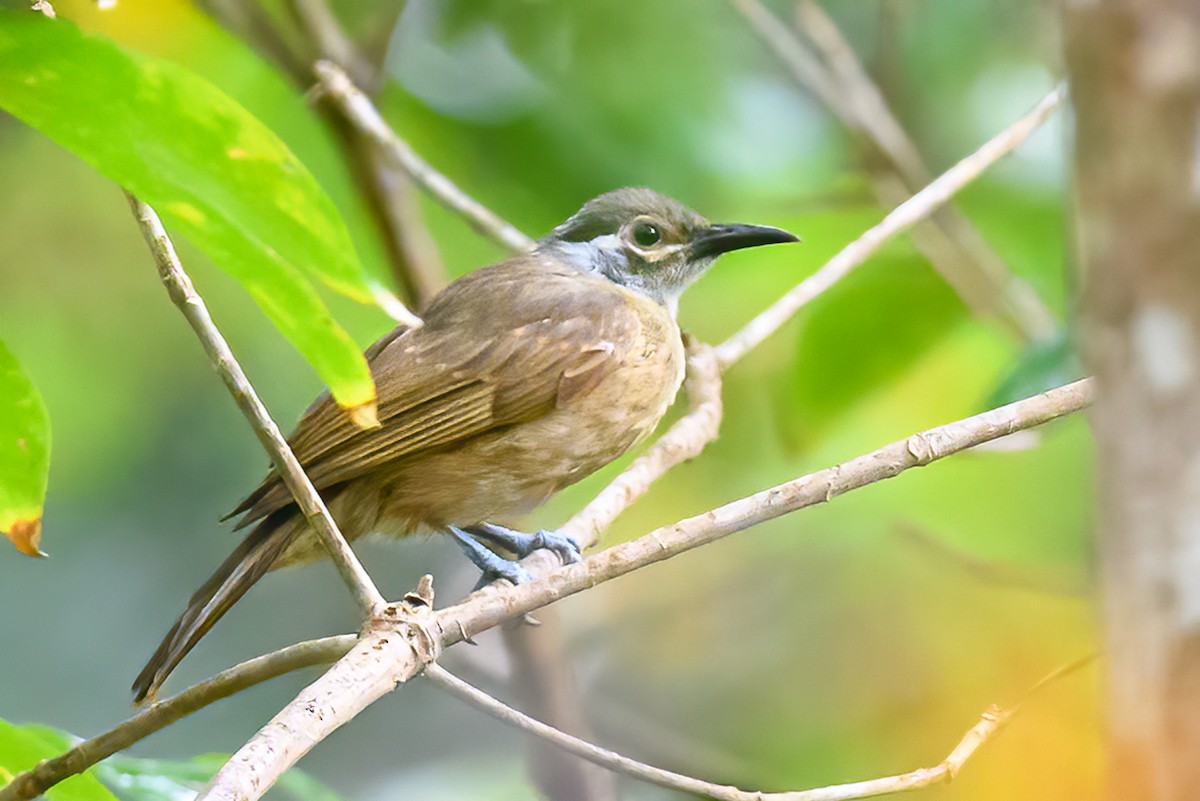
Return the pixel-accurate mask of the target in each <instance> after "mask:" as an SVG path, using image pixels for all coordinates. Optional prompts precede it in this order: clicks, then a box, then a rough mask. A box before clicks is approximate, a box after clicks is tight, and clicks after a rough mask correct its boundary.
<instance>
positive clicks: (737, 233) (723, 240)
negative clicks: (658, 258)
mask: <svg viewBox="0 0 1200 801" xmlns="http://www.w3.org/2000/svg"><path fill="white" fill-rule="evenodd" d="M799 241H800V237H798V236H796V235H795V234H789V233H788V232H787V231H784V230H783V229H782V228H771V227H770V226H767V225H740V224H734V225H712V226H709V227H708V228H705V229H703V230H700V231H697V232H696V235H695V236H694V237H693V238H692V243H691V252H690V257H691V259H693V260H696V259H705V258H709V257H712V256H720V255H721V254H722V253H728V252H729V251H731V250H741V249H742V248H756V247H758V246H759V245H777V244H781V243H783V242H799Z"/></svg>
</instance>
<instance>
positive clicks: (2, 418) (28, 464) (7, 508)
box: [0, 342, 50, 556]
mask: <svg viewBox="0 0 1200 801" xmlns="http://www.w3.org/2000/svg"><path fill="white" fill-rule="evenodd" d="M49 471H50V419H49V417H48V416H47V415H46V406H45V404H43V403H42V396H41V395H40V394H38V391H37V387H35V386H34V385H33V382H32V381H30V380H29V376H28V375H27V374H26V373H25V371H24V369H22V368H21V365H20V363H19V362H18V361H17V359H16V357H15V356H13V355H12V353H11V352H10V351H9V350H8V348H7V347H5V345H4V343H3V342H0V533H3V534H4V535H5V536H7V537H8V538H9V539H10V540H12V542H13V545H16V546H17V550H18V551H20V552H21V553H23V554H28V555H29V556H41V555H42V552H41V551H40V550H39V549H38V543H39V542H40V541H41V537H42V502H43V501H44V500H45V498H46V479H47V476H48V474H49Z"/></svg>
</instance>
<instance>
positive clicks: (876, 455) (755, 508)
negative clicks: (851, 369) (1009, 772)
mask: <svg viewBox="0 0 1200 801" xmlns="http://www.w3.org/2000/svg"><path fill="white" fill-rule="evenodd" d="M1092 395H1093V387H1092V382H1091V381H1090V380H1089V379H1084V380H1082V381H1076V382H1074V383H1072V384H1068V385H1066V386H1062V387H1058V388H1057V389H1052V390H1050V391H1048V392H1045V393H1042V394H1041V395H1037V396H1034V397H1032V398H1026V399H1024V400H1021V401H1017V402H1016V403H1011V404H1009V405H1007V406H1002V407H1000V408H998V409H993V410H991V411H988V412H984V413H983V414H979V415H975V416H974V417H968V418H966V419H964V420H959V421H957V422H954V423H950V424H948V425H944V426H939V427H937V428H933V429H929V430H928V431H924V432H921V433H919V434H914V435H912V436H910V437H908V438H906V439H903V440H900V441H898V442H894V443H892V444H890V445H887V446H884V447H883V448H880V449H878V450H876V451H873V452H871V453H868V454H865V455H863V456H859V457H858V458H856V459H851V460H850V461H848V462H844V463H842V464H840V465H836V466H834V467H831V468H828V469H826V470H821V471H819V472H816V473H811V474H809V475H806V476H802V477H800V478H797V479H795V480H793V481H789V482H787V483H785V484H780V485H779V486H776V487H772V488H770V489H767V490H763V491H761V492H758V493H755V494H754V495H751V496H749V497H746V498H743V499H741V500H738V501H734V502H732V503H728V504H726V505H724V506H721V507H718V508H716V509H713V510H711V511H709V512H705V513H704V514H701V515H697V516H695V517H691V518H688V519H686V520H683V521H681V522H679V523H676V524H674V525H671V526H666V527H663V528H659V529H656V530H654V531H652V532H650V533H649V534H646V535H644V536H642V537H640V538H638V539H636V540H633V541H631V542H626V543H622V544H620V545H615V546H613V547H611V548H608V549H606V550H603V551H600V552H599V553H596V554H593V555H592V556H589V557H588V558H586V559H584V560H583V561H582V562H578V563H576V564H572V565H566V566H563V567H559V568H558V569H556V570H553V571H552V572H549V573H545V572H543V571H541V570H537V569H535V568H534V567H533V566H532V565H531V563H530V560H525V564H526V567H527V569H529V570H530V573H531V574H532V575H534V576H535V578H533V579H532V580H531V581H529V582H528V583H525V584H521V585H518V586H516V587H496V586H491V587H488V588H485V589H483V590H480V591H479V592H476V593H474V594H472V595H471V596H469V597H468V598H467V599H466V600H464V601H462V602H461V603H459V604H456V605H454V606H451V607H448V608H446V609H443V610H441V611H439V612H437V613H436V614H434V615H432V616H431V619H430V620H429V621H428V622H426V623H422V624H421V625H420V626H419V627H417V628H416V629H415V631H417V632H418V633H419V636H418V635H416V634H414V633H413V632H414V628H413V625H412V624H411V622H409V621H406V623H405V626H406V628H405V629H404V630H403V631H400V632H397V631H393V630H391V629H389V628H388V627H386V626H385V625H383V624H382V623H381V622H379V620H378V619H377V620H376V625H375V626H374V627H373V628H372V629H371V630H369V631H367V632H365V633H364V635H363V637H362V639H361V640H360V641H359V643H358V644H357V645H356V646H355V648H354V649H353V650H352V651H351V652H350V653H349V654H347V655H346V657H344V658H343V659H341V660H339V662H338V663H337V664H336V665H334V666H333V667H332V668H331V669H330V670H329V672H328V673H326V674H325V675H324V676H322V677H321V678H320V679H319V680H318V681H317V682H316V683H314V684H313V685H311V686H310V687H309V688H307V689H306V690H305V691H304V692H302V693H301V694H300V695H299V696H298V697H297V698H296V699H294V700H293V701H292V702H291V703H289V704H288V705H287V706H286V707H285V708H284V709H283V710H282V711H281V712H279V714H277V715H276V716H275V717H274V718H273V719H272V721H271V722H270V723H269V724H267V726H265V727H264V728H263V729H261V730H260V731H259V732H258V733H257V734H256V735H254V737H252V738H251V739H250V741H249V742H247V743H246V745H244V746H243V747H242V748H241V749H239V750H238V752H237V753H236V754H234V756H233V757H232V758H231V759H230V761H229V762H228V763H226V765H225V766H224V767H222V768H221V770H220V771H219V772H218V773H217V775H216V777H214V779H213V782H212V784H211V785H210V786H209V788H208V790H207V791H205V792H204V793H202V794H201V795H200V796H199V797H198V799H197V801H210V800H211V799H222V800H225V799H229V800H230V801H232V799H237V801H254V799H257V798H259V797H261V795H262V794H263V793H264V792H266V790H267V788H268V787H270V786H271V784H272V783H273V782H274V781H275V780H276V779H277V778H278V777H279V776H280V775H282V774H283V772H284V771H285V770H287V769H288V768H290V767H291V766H292V765H293V764H295V762H296V761H297V760H298V759H299V758H300V757H301V756H303V754H305V753H307V751H308V750H309V749H310V748H312V746H313V745H315V744H316V743H317V742H319V741H320V740H321V739H323V738H324V737H326V736H328V735H329V734H331V733H332V732H333V731H334V730H336V729H337V728H339V727H340V726H342V725H344V724H345V723H347V722H349V721H350V720H351V719H352V718H353V717H354V716H355V715H357V714H358V713H359V712H361V711H362V710H363V709H364V708H366V706H368V705H369V704H370V703H372V702H373V701H374V700H375V699H377V698H379V697H381V696H382V695H384V694H385V693H387V692H389V691H390V690H392V689H394V688H395V687H396V686H398V685H399V684H401V683H404V682H406V681H408V680H410V679H411V678H412V677H413V676H415V675H417V674H418V673H419V672H420V671H422V670H424V669H425V667H426V666H427V665H428V664H430V663H432V662H433V661H434V659H435V658H436V655H437V652H438V649H439V648H444V647H448V646H450V645H453V644H455V643H458V642H462V641H463V640H466V639H469V638H470V636H471V635H473V634H477V633H479V632H482V631H485V630H487V629H490V628H492V627H493V626H496V625H499V624H500V623H503V622H505V621H507V620H513V619H515V618H517V617H518V616H520V615H523V614H525V613H527V612H532V611H533V610H535V609H537V608H539V607H542V606H545V605H547V604H549V603H553V602H554V601H557V600H560V599H562V598H565V597H567V596H569V595H573V594H575V593H578V592H581V591H583V590H586V589H589V588H591V587H594V586H595V585H597V584H600V583H602V582H605V581H610V580H612V579H614V578H617V577H618V576H623V575H625V574H627V573H631V572H633V571H634V570H637V569H639V568H642V567H646V566H648V565H651V564H654V563H656V562H661V561H663V560H665V559H669V558H670V557H672V556H675V555H677V554H680V553H683V552H685V551H688V550H691V549H693V548H697V547H700V546H702V545H706V544H708V543H710V542H715V541H716V540H718V539H721V538H723V537H726V536H728V535H729V534H732V533H734V532H737V531H741V530H744V529H747V528H750V527H752V526H755V525H757V524H759V523H762V522H765V521H767V520H770V519H773V518H776V517H779V516H781V515H784V514H787V513H789V512H793V511H796V510H798V509H803V508H805V507H808V506H814V505H816V504H820V503H825V502H827V501H829V500H832V499H833V498H835V497H837V496H838V495H842V494H844V493H846V492H850V491H852V490H855V489H859V488H861V487H864V486H867V485H868V484H872V483H875V482H877V481H882V480H884V479H888V478H892V477H894V476H897V475H899V474H900V473H902V472H904V471H906V470H909V469H911V468H914V467H922V466H924V465H928V464H931V463H932V462H934V461H937V460H938V459H942V458H945V457H947V456H949V455H951V454H954V453H958V452H959V451H962V450H965V449H967V448H972V447H974V446H976V445H980V444H982V443H984V442H989V441H991V440H994V439H998V438H999V437H1002V436H1007V435H1009V434H1012V433H1013V432H1015V431H1022V430H1024V429H1026V428H1031V427H1034V426H1038V425H1041V424H1043V423H1047V422H1049V421H1051V420H1055V419H1058V418H1060V417H1063V416H1065V415H1068V414H1072V413H1074V412H1077V411H1079V410H1081V409H1083V408H1085V407H1087V406H1088V404H1090V403H1091V400H1092ZM414 641H415V642H416V643H419V644H420V645H421V646H422V647H417V645H416V644H414ZM982 725H983V724H982V723H981V726H982ZM977 728H979V727H977ZM964 742H965V741H964ZM965 747H966V746H964V745H961V744H960V748H959V749H956V752H955V753H956V754H957V753H960V751H961V750H962V749H963V748H965ZM952 756H953V755H952Z"/></svg>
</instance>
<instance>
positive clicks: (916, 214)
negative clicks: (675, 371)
mask: <svg viewBox="0 0 1200 801" xmlns="http://www.w3.org/2000/svg"><path fill="white" fill-rule="evenodd" d="M1065 97H1066V89H1065V87H1061V86H1060V87H1058V88H1056V89H1055V90H1054V91H1052V92H1050V93H1049V94H1048V95H1046V96H1045V97H1044V98H1042V100H1041V101H1040V102H1039V103H1038V104H1037V105H1036V106H1034V108H1033V110H1032V111H1030V112H1029V113H1028V114H1026V115H1025V116H1024V117H1022V118H1021V119H1019V120H1017V121H1016V122H1015V123H1013V124H1012V125H1010V126H1009V127H1008V128H1006V129H1005V130H1003V131H1001V132H1000V133H999V134H997V135H996V136H994V137H992V138H991V139H990V140H988V141H987V142H986V143H985V144H984V145H983V146H982V147H980V148H979V149H978V150H976V151H975V152H974V153H972V154H971V155H969V156H967V157H966V158H964V159H963V160H962V161H960V162H958V163H957V164H955V165H954V166H953V167H951V168H950V169H948V170H946V172H944V173H942V174H941V175H940V176H938V177H937V178H936V179H934V181H933V182H932V183H930V184H929V185H928V186H926V187H925V188H924V189H922V190H921V191H920V192H918V193H917V194H915V195H913V196H912V197H911V198H909V199H908V200H906V201H905V202H903V203H901V204H900V205H899V206H897V207H896V208H895V209H893V210H892V211H891V212H890V213H889V214H888V215H887V216H886V217H884V218H883V219H882V220H881V221H880V222H879V223H878V224H877V225H875V226H874V227H873V228H871V229H869V230H868V231H867V232H866V233H864V234H863V235H862V236H860V237H859V238H858V239H856V240H854V241H853V242H851V243H850V244H849V245H847V246H846V247H844V248H842V250H841V251H840V252H839V253H838V254H837V255H836V256H834V257H833V258H832V259H830V260H829V261H828V262H826V263H825V265H824V266H823V267H821V269H820V270H818V271H817V272H815V273H813V274H812V275H811V276H809V277H808V278H807V279H805V280H804V281H802V282H801V283H800V284H798V285H797V286H796V287H795V288H793V289H792V290H791V291H790V292H788V293H787V294H786V295H784V296H783V297H782V298H780V299H779V300H777V301H776V302H775V303H774V304H772V305H771V306H770V307H768V308H767V309H766V310H765V311H763V312H762V313H760V314H759V315H758V316H757V317H755V318H754V319H753V320H751V321H750V322H749V323H747V324H746V325H745V327H743V328H742V330H740V331H738V332H737V333H736V334H734V335H733V336H731V337H730V338H729V339H727V340H725V342H723V343H721V345H719V346H718V347H717V358H718V359H719V360H720V362H721V366H722V367H728V366H729V365H731V364H733V363H734V362H736V361H737V360H738V359H740V358H741V357H742V356H744V355H746V353H747V352H748V351H750V350H751V349H752V348H754V347H755V346H756V345H758V344H759V343H760V342H762V341H763V340H764V339H766V338H767V337H769V336H770V335H771V334H773V333H775V331H777V330H778V329H779V328H780V326H782V325H783V324H784V323H786V322H787V321H788V320H790V319H791V318H792V316H793V315H794V314H795V313H796V312H798V311H799V310H800V309H801V308H803V307H804V306H805V305H806V304H807V303H808V302H809V301H811V300H812V299H813V298H815V297H817V296H818V295H820V294H821V293H822V292H824V291H825V290H827V289H828V288H829V287H830V286H832V285H833V284H834V283H836V282H837V281H839V280H841V279H842V278H843V277H844V276H845V275H846V274H847V273H849V272H850V271H851V270H853V269H854V268H855V267H857V266H858V265H860V264H862V263H863V262H864V261H866V259H867V258H868V257H870V256H871V255H872V254H874V253H875V252H876V251H877V250H879V248H881V247H882V246H883V245H884V243H885V242H887V241H888V239H890V238H891V237H893V236H895V235H896V234H899V233H903V232H904V231H906V230H908V229H909V228H911V227H912V226H913V225H915V224H916V223H917V222H919V221H920V220H922V219H924V218H925V217H928V216H929V215H930V214H931V213H932V212H933V211H934V209H936V208H938V207H939V206H941V205H942V204H944V203H945V202H946V201H948V200H949V199H950V198H951V197H953V196H954V194H955V193H957V192H958V191H959V190H960V189H962V188H963V187H964V186H966V185H967V184H969V183H970V182H971V181H973V180H975V178H977V177H978V176H979V174H980V173H981V172H983V171H984V170H986V169H987V168H988V167H990V166H992V165H993V164H995V163H996V162H997V161H999V160H1000V159H1001V158H1002V157H1003V156H1005V155H1007V154H1008V153H1011V152H1012V151H1013V150H1014V149H1016V148H1017V147H1018V146H1019V145H1020V144H1021V143H1022V142H1024V141H1025V140H1026V139H1028V138H1029V135H1030V134H1032V133H1033V132H1034V131H1035V130H1037V128H1038V126H1039V125H1041V124H1042V123H1043V122H1045V120H1046V118H1047V117H1049V116H1050V115H1051V114H1052V113H1053V112H1054V111H1055V109H1057V108H1058V107H1059V106H1060V105H1062V102H1063V99H1064V98H1065Z"/></svg>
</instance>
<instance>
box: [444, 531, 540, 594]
mask: <svg viewBox="0 0 1200 801" xmlns="http://www.w3.org/2000/svg"><path fill="white" fill-rule="evenodd" d="M446 530H447V531H448V532H450V534H451V535H453V537H454V540H455V542H457V543H458V544H459V547H461V548H462V549H463V553H465V554H466V555H467V558H468V559H470V560H471V563H472V564H473V565H475V567H477V568H479V570H480V572H481V573H483V576H481V577H480V579H479V583H478V584H477V585H475V589H479V588H480V587H482V586H484V585H486V584H490V583H491V582H493V581H495V580H496V579H506V580H507V581H509V582H511V583H512V584H524V583H525V582H527V581H529V571H527V570H526V569H525V568H523V567H521V566H520V565H519V564H517V563H516V562H514V561H512V560H511V559H505V558H504V557H503V556H500V555H499V554H497V553H495V552H494V551H492V550H490V549H488V548H487V547H485V546H484V545H483V544H482V543H481V542H479V541H478V540H476V539H475V538H474V537H472V536H471V535H470V534H468V533H467V532H466V531H463V530H462V529H461V528H459V527H458V526H446Z"/></svg>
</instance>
